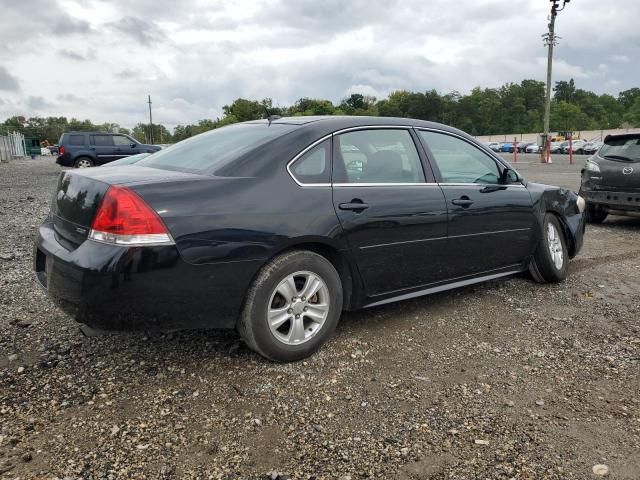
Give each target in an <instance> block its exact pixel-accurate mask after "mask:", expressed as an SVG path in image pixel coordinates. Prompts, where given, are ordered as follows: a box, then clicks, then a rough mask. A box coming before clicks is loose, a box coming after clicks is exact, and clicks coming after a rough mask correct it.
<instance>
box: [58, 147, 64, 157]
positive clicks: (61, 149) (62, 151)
mask: <svg viewBox="0 0 640 480" xmlns="http://www.w3.org/2000/svg"><path fill="white" fill-rule="evenodd" d="M58 155H64V147H63V146H62V145H60V146H59V147H58Z"/></svg>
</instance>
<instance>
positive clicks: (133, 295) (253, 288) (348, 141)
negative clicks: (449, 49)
mask: <svg viewBox="0 0 640 480" xmlns="http://www.w3.org/2000/svg"><path fill="white" fill-rule="evenodd" d="M584 208H585V202H584V200H582V198H581V197H579V196H578V195H576V194H575V193H573V192H571V191H569V190H565V189H562V188H559V187H553V186H547V185H540V184H536V183H530V182H527V181H526V180H525V179H524V178H522V177H521V176H520V175H519V174H518V173H517V172H516V171H515V170H513V169H512V168H511V167H510V166H509V164H507V163H506V162H505V161H504V160H503V159H502V158H500V157H499V156H497V155H496V154H495V153H494V152H493V151H492V150H490V149H489V148H487V147H485V146H483V145H482V144H480V143H478V142H477V141H475V140H474V139H473V138H472V137H470V136H469V135H467V134H465V133H463V132H461V131H459V130H456V129H454V128H451V127H447V126H445V125H440V124H436V123H430V122H424V121H420V120H410V119H398V118H373V117H299V118H278V117H275V118H274V117H272V118H269V119H267V120H262V121H253V122H246V123H241V124H235V125H231V126H227V127H223V128H220V129H216V130H212V131H210V132H207V133H204V134H201V135H198V136H196V137H192V138H190V139H188V140H185V141H183V142H180V143H178V144H176V145H174V146H172V147H169V148H167V149H165V150H162V151H160V152H157V153H155V154H154V155H152V156H150V157H148V158H146V159H143V160H141V161H139V162H137V163H136V164H134V165H130V166H126V167H103V168H95V169H85V170H73V171H66V172H63V173H62V174H61V175H60V178H59V181H58V185H57V189H56V192H55V195H54V198H53V201H52V205H51V211H50V213H49V215H48V217H47V218H46V219H45V221H44V222H43V223H42V225H41V226H40V228H39V234H38V236H37V240H36V243H35V249H34V268H35V273H36V278H37V279H38V281H39V283H40V284H41V285H42V286H43V287H44V288H45V289H46V291H47V293H48V295H49V296H50V297H51V298H52V299H53V300H54V301H55V302H56V303H57V304H58V305H59V306H60V307H61V308H62V309H64V310H65V311H67V312H69V313H71V314H72V315H73V316H74V317H75V318H76V319H77V320H78V321H79V322H82V323H85V324H87V325H89V326H92V327H94V328H100V329H116V330H125V329H152V328H156V329H161V330H162V329H184V328H203V327H204V328H235V329H237V330H238V332H239V333H240V335H241V336H242V337H243V338H244V340H245V341H246V343H247V344H248V345H249V347H251V348H252V349H253V350H255V351H256V352H258V353H259V354H261V355H263V356H265V357H267V358H269V359H272V360H277V361H294V360H299V359H302V358H305V357H307V356H309V355H311V354H312V353H313V352H314V351H316V350H317V349H318V348H319V347H320V346H321V345H322V344H323V343H324V342H326V341H327V339H329V338H330V336H331V335H332V333H333V331H334V329H335V328H336V325H337V323H338V320H339V319H340V315H341V313H342V311H344V310H354V309H360V308H365V307H371V306H375V305H382V304H385V303H389V302H395V301H398V300H405V299H409V298H414V297H419V296H422V295H427V294H430V293H434V292H440V291H443V290H449V289H453V288H457V287H462V286H465V285H470V284H474V283H478V282H483V281H486V280H493V279H497V278H500V277H506V276H509V275H515V274H519V273H521V272H530V274H531V276H532V277H533V279H535V280H536V281H538V282H558V281H561V280H563V279H564V278H565V277H566V275H567V268H568V263H569V259H571V258H572V257H574V256H575V255H576V254H577V253H578V251H579V250H580V248H581V246H582V241H583V233H584Z"/></svg>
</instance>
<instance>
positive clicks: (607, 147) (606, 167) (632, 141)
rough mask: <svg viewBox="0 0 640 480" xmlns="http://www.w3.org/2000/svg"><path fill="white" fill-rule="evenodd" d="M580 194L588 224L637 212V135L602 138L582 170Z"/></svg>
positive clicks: (639, 208)
mask: <svg viewBox="0 0 640 480" xmlns="http://www.w3.org/2000/svg"><path fill="white" fill-rule="evenodd" d="M580 194H581V195H583V196H584V198H585V200H586V202H587V221H588V222H591V223H602V222H604V220H605V219H606V218H607V216H608V215H609V213H615V214H616V215H625V214H628V213H630V212H635V213H640V133H626V134H621V135H608V136H607V137H606V138H605V139H604V144H603V145H602V146H601V147H600V149H599V150H598V152H597V153H596V154H595V155H593V156H592V157H591V158H589V160H587V162H586V164H585V167H584V168H583V169H582V184H581V187H580Z"/></svg>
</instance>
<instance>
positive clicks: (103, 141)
mask: <svg viewBox="0 0 640 480" xmlns="http://www.w3.org/2000/svg"><path fill="white" fill-rule="evenodd" d="M91 143H92V144H93V145H95V146H96V147H112V146H113V137H112V136H111V135H92V136H91Z"/></svg>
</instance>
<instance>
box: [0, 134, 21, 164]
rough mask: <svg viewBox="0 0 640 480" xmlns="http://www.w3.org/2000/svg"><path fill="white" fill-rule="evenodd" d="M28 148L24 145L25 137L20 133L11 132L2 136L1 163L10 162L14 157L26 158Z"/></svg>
mask: <svg viewBox="0 0 640 480" xmlns="http://www.w3.org/2000/svg"><path fill="white" fill-rule="evenodd" d="M26 152H27V147H26V145H25V143H24V135H22V134H21V133H18V132H9V133H7V134H6V135H0V162H8V161H9V160H11V159H12V158H13V157H25V156H26V155H27V153H26Z"/></svg>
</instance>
